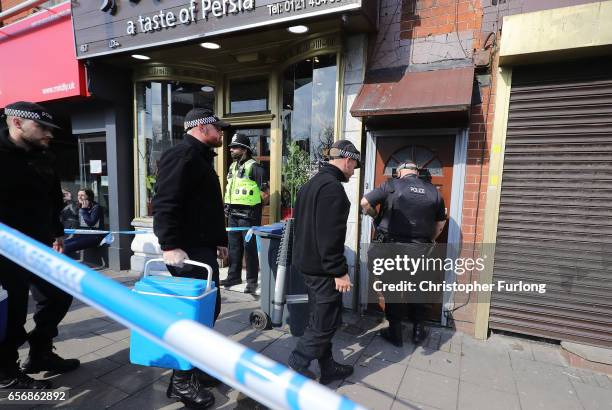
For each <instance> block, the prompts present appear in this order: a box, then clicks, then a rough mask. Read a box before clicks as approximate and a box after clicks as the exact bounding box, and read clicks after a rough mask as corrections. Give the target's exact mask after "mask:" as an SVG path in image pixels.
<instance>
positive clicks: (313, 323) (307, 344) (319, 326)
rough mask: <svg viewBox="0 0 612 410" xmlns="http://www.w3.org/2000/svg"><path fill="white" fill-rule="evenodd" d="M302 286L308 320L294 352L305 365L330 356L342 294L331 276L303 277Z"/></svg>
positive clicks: (340, 317)
mask: <svg viewBox="0 0 612 410" xmlns="http://www.w3.org/2000/svg"><path fill="white" fill-rule="evenodd" d="M304 283H305V284H306V288H307V289H308V305H309V308H310V319H309V322H308V326H307V327H306V330H305V331H304V335H302V337H300V340H298V343H297V345H296V347H295V353H297V355H296V356H297V357H298V358H301V359H303V360H304V362H303V363H301V365H303V366H308V363H310V361H311V360H313V359H322V358H326V357H329V356H331V353H332V352H331V348H332V342H331V340H332V338H333V337H334V334H335V333H336V331H337V330H338V329H339V328H340V325H342V293H340V292H338V291H337V290H336V282H335V280H334V278H333V277H329V276H311V275H304Z"/></svg>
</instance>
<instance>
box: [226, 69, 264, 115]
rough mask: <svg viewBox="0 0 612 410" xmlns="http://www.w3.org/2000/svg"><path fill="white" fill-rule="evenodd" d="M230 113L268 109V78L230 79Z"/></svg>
mask: <svg viewBox="0 0 612 410" xmlns="http://www.w3.org/2000/svg"><path fill="white" fill-rule="evenodd" d="M229 94H230V101H229V111H230V114H241V113H252V112H266V111H268V80H267V79H265V78H250V79H247V80H244V79H239V80H230V92H229Z"/></svg>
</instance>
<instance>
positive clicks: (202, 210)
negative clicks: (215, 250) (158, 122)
mask: <svg viewBox="0 0 612 410" xmlns="http://www.w3.org/2000/svg"><path fill="white" fill-rule="evenodd" d="M215 156H216V154H215V153H214V151H213V150H212V149H211V148H210V147H208V146H206V145H205V144H203V143H201V142H200V141H198V140H197V139H195V138H194V137H192V136H191V135H189V134H185V135H184V137H183V140H182V141H181V142H180V143H178V144H177V145H175V146H174V147H172V148H170V149H169V150H167V151H166V152H164V154H163V155H162V157H161V159H160V161H159V166H158V174H157V183H156V189H155V190H156V194H155V196H154V197H153V230H154V232H155V235H157V238H158V239H159V244H160V246H161V248H162V250H170V249H176V248H182V249H188V248H197V247H215V246H227V233H226V232H225V215H224V213H223V198H222V195H221V186H220V185H219V177H218V176H217V173H216V172H215V169H214V168H213V158H214V157H215Z"/></svg>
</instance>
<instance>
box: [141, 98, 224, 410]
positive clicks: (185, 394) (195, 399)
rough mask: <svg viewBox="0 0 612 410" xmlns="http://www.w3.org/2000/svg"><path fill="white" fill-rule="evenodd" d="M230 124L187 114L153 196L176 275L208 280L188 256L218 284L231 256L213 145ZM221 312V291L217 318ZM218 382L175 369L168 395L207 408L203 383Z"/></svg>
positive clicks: (201, 113) (208, 114)
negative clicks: (207, 267)
mask: <svg viewBox="0 0 612 410" xmlns="http://www.w3.org/2000/svg"><path fill="white" fill-rule="evenodd" d="M228 125H229V124H227V123H225V122H223V121H221V120H219V118H217V117H216V116H215V115H214V114H213V113H212V111H210V110H206V109H203V108H194V109H192V110H191V111H189V112H188V113H187V115H186V116H185V124H184V126H185V134H184V136H183V140H182V141H181V142H180V143H179V144H177V145H175V146H174V147H172V148H170V149H169V150H167V151H166V152H164V154H163V155H162V157H161V159H160V161H159V167H158V175H157V183H156V194H155V197H154V198H153V230H154V232H155V235H156V236H157V238H158V240H159V245H160V246H161V249H162V251H163V257H164V262H165V263H166V265H168V269H169V270H170V273H172V275H174V276H182V277H190V278H198V279H202V278H206V272H205V271H203V270H202V269H192V267H191V265H189V266H183V262H184V261H185V260H186V259H191V260H196V261H198V262H203V263H206V264H207V265H210V266H211V267H212V268H213V280H214V282H215V285H216V287H217V288H219V265H218V264H217V255H219V256H220V257H222V258H225V257H226V256H227V233H226V232H225V214H224V211H223V198H222V196H221V186H220V184H219V177H218V175H217V173H216V172H215V169H214V167H213V159H214V157H215V156H216V155H217V154H216V153H215V152H214V151H213V148H218V147H220V146H221V145H222V144H223V131H222V130H223V129H224V128H227V126H228ZM220 310H221V294H220V293H219V292H217V302H216V306H215V320H217V317H218V316H219V312H220ZM217 383H218V381H216V380H215V379H213V378H212V377H210V376H208V375H207V374H205V373H203V372H201V371H199V370H197V369H196V370H194V371H192V370H188V371H178V370H177V371H174V372H173V373H172V378H171V379H170V385H169V386H168V391H167V395H168V398H175V399H178V400H180V401H182V402H183V403H184V404H185V405H186V406H187V407H190V406H191V407H196V408H208V407H210V406H212V405H213V404H214V402H215V399H214V396H213V394H212V393H211V392H209V391H208V390H206V389H205V388H204V387H207V386H212V385H214V384H217Z"/></svg>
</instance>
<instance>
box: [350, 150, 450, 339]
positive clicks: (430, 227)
mask: <svg viewBox="0 0 612 410" xmlns="http://www.w3.org/2000/svg"><path fill="white" fill-rule="evenodd" d="M397 173H398V175H397V176H398V178H393V179H390V180H389V181H386V182H384V183H383V184H382V185H381V186H380V187H379V188H376V189H374V190H372V191H371V192H369V193H367V194H366V195H365V196H364V197H363V198H362V199H361V207H362V209H363V212H364V213H366V214H367V215H370V216H371V217H373V218H375V219H376V220H377V223H378V225H377V226H376V241H377V242H383V243H431V242H434V241H435V239H436V238H437V237H438V236H439V235H440V233H441V232H442V230H443V229H444V225H445V224H446V210H445V208H444V199H443V198H442V196H441V195H440V192H439V191H438V189H437V188H436V187H435V186H434V185H432V184H431V183H430V182H428V181H427V179H426V178H419V169H418V167H417V165H416V164H415V163H414V162H413V161H406V162H404V163H403V164H401V165H400V166H399V167H398V168H397ZM377 205H382V209H381V213H380V215H379V214H378V213H377V211H376V208H375V207H376V206H377ZM403 306H404V305H403V304H400V303H386V304H385V315H386V317H387V320H388V322H389V327H388V328H387V329H383V330H382V332H381V336H382V337H383V338H384V339H386V340H387V341H389V342H390V343H392V344H394V345H395V346H398V347H400V346H402V345H403V340H402V322H401V320H402V317H403ZM410 313H411V317H412V320H413V323H414V326H413V333H412V339H413V342H414V343H417V344H418V343H421V342H422V341H423V340H424V339H425V338H426V336H427V333H426V331H425V327H424V325H423V320H424V315H425V309H424V306H423V305H422V304H419V303H412V304H411V312H410Z"/></svg>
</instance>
